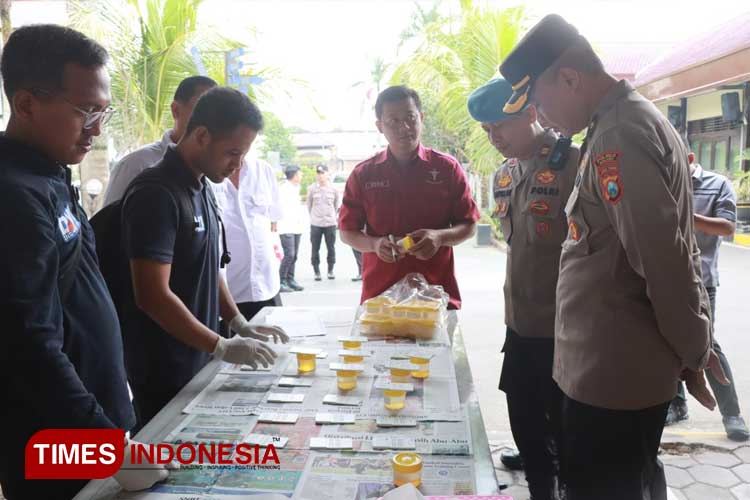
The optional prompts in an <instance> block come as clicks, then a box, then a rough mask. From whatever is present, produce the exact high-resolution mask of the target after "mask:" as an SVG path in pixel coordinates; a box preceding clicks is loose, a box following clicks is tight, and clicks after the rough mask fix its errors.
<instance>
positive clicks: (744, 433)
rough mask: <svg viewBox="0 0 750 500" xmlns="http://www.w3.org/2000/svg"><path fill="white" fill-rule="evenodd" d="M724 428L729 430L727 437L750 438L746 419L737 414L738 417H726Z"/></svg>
mask: <svg viewBox="0 0 750 500" xmlns="http://www.w3.org/2000/svg"><path fill="white" fill-rule="evenodd" d="M722 421H723V422H724V429H725V430H726V431H727V437H728V438H729V439H731V440H732V441H747V440H748V439H750V432H748V430H747V425H746V424H745V420H744V419H743V418H742V417H740V416H739V415H737V416H736V417H724V418H723V419H722Z"/></svg>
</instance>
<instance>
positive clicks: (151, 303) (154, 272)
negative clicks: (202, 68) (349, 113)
mask: <svg viewBox="0 0 750 500" xmlns="http://www.w3.org/2000/svg"><path fill="white" fill-rule="evenodd" d="M261 128H263V118H262V116H261V114H260V111H259V110H258V108H257V107H256V106H255V104H253V103H252V102H251V101H250V99H248V98H247V96H245V95H243V94H241V93H240V92H238V91H236V90H233V89H229V88H224V87H216V88H213V89H211V90H209V91H208V92H206V93H205V94H204V95H203V96H202V97H201V98H200V99H199V100H198V102H197V103H196V105H195V109H194V110H193V114H192V116H191V118H190V121H189V122H188V126H187V130H186V132H185V135H184V136H183V137H182V138H181V139H180V142H179V143H178V144H177V145H176V146H171V147H170V148H169V149H168V150H167V153H166V154H165V155H164V158H163V159H162V161H161V162H159V163H158V164H157V165H156V166H154V167H153V168H152V169H149V170H147V171H145V172H143V173H142V174H140V175H139V176H138V177H136V178H135V179H134V180H133V182H132V183H131V184H130V187H129V188H128V190H127V191H126V193H125V197H124V204H123V207H122V226H123V242H124V246H125V252H126V254H127V256H128V259H129V260H130V270H131V274H132V282H133V291H134V294H133V295H134V303H132V304H126V305H125V313H124V318H123V337H124V340H125V364H126V367H127V371H128V379H129V381H130V386H131V389H132V391H133V404H134V406H135V411H136V417H137V420H138V423H137V428H140V427H141V426H143V425H145V424H146V423H147V422H148V421H149V420H150V419H151V418H153V416H154V415H156V414H157V413H158V412H159V410H160V409H161V408H162V407H163V406H164V405H166V404H167V403H168V402H169V400H170V399H172V398H173V397H174V396H175V394H177V392H179V390H180V389H181V388H182V387H183V386H184V385H185V384H187V383H188V382H189V381H190V379H191V378H193V376H195V374H196V373H198V371H200V369H201V368H203V366H204V365H205V364H206V363H207V362H208V359H209V355H210V354H211V353H213V354H214V356H216V357H219V358H221V359H223V360H225V361H229V362H232V363H245V364H250V365H255V366H257V364H258V363H260V364H262V365H264V366H267V365H268V364H271V363H273V362H274V359H275V358H276V353H275V352H274V351H273V350H272V349H271V348H270V347H268V346H267V345H266V344H265V343H264V342H263V341H265V340H268V339H269V337H273V338H274V341H277V340H279V339H280V340H282V341H283V342H286V341H287V340H288V337H287V336H286V334H285V333H284V332H283V331H282V330H280V329H277V328H273V327H264V326H251V325H250V324H249V323H248V322H247V321H246V320H245V318H244V317H243V316H242V315H241V314H240V312H239V310H238V309H237V306H236V304H235V302H234V300H233V299H232V296H231V295H230V293H229V289H228V288H227V285H226V283H225V281H224V278H223V277H221V276H220V275H219V240H220V229H219V218H218V214H217V208H216V205H215V201H214V199H213V194H212V192H211V188H210V187H209V186H208V185H207V181H206V177H207V178H208V179H210V180H211V181H213V182H216V183H219V182H222V181H223V180H224V179H225V178H227V177H229V175H231V173H232V172H234V170H236V169H237V168H239V167H240V164H241V163H242V159H243V158H244V156H245V154H246V153H247V152H248V150H249V149H250V145H251V144H252V142H253V140H255V137H256V135H257V134H258V131H259V130H260V129H261ZM150 170H153V171H150ZM154 176H157V178H158V180H159V182H144V181H145V180H146V179H147V178H152V177H154ZM180 193H182V195H180ZM176 194H177V196H175V195H176ZM184 196H189V197H190V204H189V206H188V208H185V207H183V206H182V205H183V203H181V202H180V199H181V198H184ZM186 210H188V211H189V219H190V220H192V221H193V222H194V224H193V225H192V227H188V228H187V229H185V226H184V225H183V224H181V221H182V220H184V216H185V211H186ZM185 231H190V232H192V235H188V237H187V238H186V237H185V233H184V232H185ZM219 315H221V317H223V318H227V319H231V322H230V327H231V329H232V330H234V331H235V332H236V333H237V334H238V336H237V337H233V338H230V339H226V338H222V337H220V336H219V335H217V334H216V332H218V328H219Z"/></svg>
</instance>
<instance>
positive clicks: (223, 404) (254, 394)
mask: <svg viewBox="0 0 750 500" xmlns="http://www.w3.org/2000/svg"><path fill="white" fill-rule="evenodd" d="M277 379H278V376H275V375H258V374H222V373H220V374H218V375H216V377H215V378H214V379H213V380H212V381H211V382H210V383H209V384H208V385H207V386H206V387H205V388H204V389H203V390H202V391H201V392H200V393H199V394H198V395H197V396H196V397H195V398H193V400H192V401H191V402H190V403H188V405H187V406H186V407H185V409H184V410H183V412H184V413H188V414H199V415H252V414H253V411H254V410H255V408H256V407H257V406H258V403H260V402H261V401H262V400H263V398H264V397H265V395H266V393H267V392H268V391H269V389H271V387H273V384H274V383H275V382H276V380H277Z"/></svg>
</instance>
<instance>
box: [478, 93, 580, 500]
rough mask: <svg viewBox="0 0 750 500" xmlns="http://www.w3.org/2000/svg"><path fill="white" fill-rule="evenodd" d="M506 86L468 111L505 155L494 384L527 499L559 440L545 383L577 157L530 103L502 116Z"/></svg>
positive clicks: (552, 468) (553, 490) (499, 183)
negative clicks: (504, 406)
mask: <svg viewBox="0 0 750 500" xmlns="http://www.w3.org/2000/svg"><path fill="white" fill-rule="evenodd" d="M512 92H513V90H512V88H511V85H510V84H509V83H508V82H506V81H505V80H503V79H502V78H495V79H493V80H491V81H489V82H488V83H487V84H486V85H484V86H482V87H480V88H478V89H477V90H475V91H474V92H473V93H472V94H471V96H469V101H468V108H469V114H471V117H472V118H474V119H475V120H477V121H478V122H480V123H481V125H482V128H483V129H484V130H485V131H486V132H487V138H488V139H489V141H490V142H491V143H492V145H493V146H495V148H496V149H497V150H498V151H500V153H502V154H503V155H504V156H505V157H506V158H507V159H506V160H505V161H504V162H503V164H502V165H501V166H500V168H499V169H498V171H497V172H496V173H495V178H494V181H493V183H492V185H493V194H494V196H495V203H496V204H497V209H496V210H495V216H497V217H498V219H499V220H500V224H501V225H502V228H503V238H504V239H505V241H506V242H507V243H508V250H507V254H508V257H507V259H506V273H505V286H504V287H503V292H504V295H505V324H506V325H507V327H508V328H507V331H506V334H505V344H504V345H503V353H504V354H505V357H504V358H503V368H502V372H501V374H500V384H499V388H500V389H501V390H502V391H504V392H505V394H506V399H507V402H508V417H509V419H510V428H511V431H513V439H514V440H515V442H516V444H517V445H518V449H519V451H520V453H521V455H522V456H523V460H519V459H518V458H517V457H518V456H517V455H516V456H515V457H513V455H510V454H506V455H502V456H501V460H502V462H503V464H504V465H505V466H506V467H508V465H509V463H510V465H515V463H514V462H518V461H521V462H522V464H523V468H524V470H525V472H526V481H527V482H528V485H529V493H531V498H532V499H533V500H553V499H556V498H557V484H556V476H557V467H556V464H555V462H556V457H555V453H554V451H555V446H551V444H552V443H555V442H556V440H557V434H558V433H557V430H558V425H559V417H560V415H559V413H560V401H561V397H562V393H561V392H560V389H559V388H558V387H557V384H555V382H554V380H552V359H553V350H554V334H555V290H556V288H557V274H558V268H559V265H560V245H561V244H562V242H563V240H565V235H566V233H567V229H568V225H567V222H566V220H565V212H564V211H563V208H564V206H565V200H567V198H568V196H569V195H570V192H571V191H572V190H573V181H574V179H575V176H576V171H577V166H578V160H579V159H580V157H579V150H578V147H577V146H572V145H571V142H570V139H568V138H565V137H560V136H558V135H557V133H555V132H554V131H553V130H550V129H546V130H545V129H544V128H542V126H541V125H540V124H539V122H538V121H537V113H536V109H535V108H534V106H528V105H527V106H524V111H523V112H520V113H516V114H512V115H509V114H506V113H504V112H503V104H505V101H506V100H507V99H508V98H509V97H510V95H511V94H512ZM511 457H513V458H516V460H511Z"/></svg>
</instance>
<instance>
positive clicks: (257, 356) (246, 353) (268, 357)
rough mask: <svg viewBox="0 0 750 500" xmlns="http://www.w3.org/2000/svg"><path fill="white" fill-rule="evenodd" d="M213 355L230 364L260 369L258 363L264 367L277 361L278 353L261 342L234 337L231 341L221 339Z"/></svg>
mask: <svg viewBox="0 0 750 500" xmlns="http://www.w3.org/2000/svg"><path fill="white" fill-rule="evenodd" d="M213 355H214V356H215V357H217V358H219V359H221V360H222V361H226V362H228V363H239V364H243V365H250V366H252V367H253V370H257V369H258V363H260V364H262V365H263V366H264V367H265V366H269V365H272V364H273V363H274V362H275V361H276V356H277V354H276V352H274V350H273V349H271V348H270V347H268V346H267V345H266V344H264V343H263V342H261V341H259V340H255V339H249V338H244V337H240V336H234V337H232V338H230V339H225V338H224V337H219V341H218V342H217V343H216V347H215V348H214V352H213Z"/></svg>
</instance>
